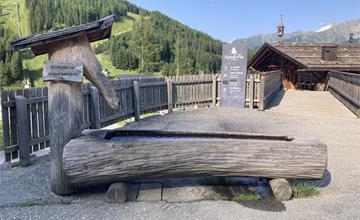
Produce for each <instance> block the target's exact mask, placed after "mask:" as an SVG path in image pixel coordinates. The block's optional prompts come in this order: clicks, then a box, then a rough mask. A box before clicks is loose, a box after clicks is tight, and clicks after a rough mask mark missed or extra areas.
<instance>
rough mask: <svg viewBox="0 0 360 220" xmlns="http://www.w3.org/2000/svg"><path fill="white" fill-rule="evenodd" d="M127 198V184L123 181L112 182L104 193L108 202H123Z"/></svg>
mask: <svg viewBox="0 0 360 220" xmlns="http://www.w3.org/2000/svg"><path fill="white" fill-rule="evenodd" d="M126 198H127V185H126V184H125V183H113V184H111V185H110V187H109V189H108V191H107V192H106V195H105V201H106V202H108V203H124V202H125V201H126Z"/></svg>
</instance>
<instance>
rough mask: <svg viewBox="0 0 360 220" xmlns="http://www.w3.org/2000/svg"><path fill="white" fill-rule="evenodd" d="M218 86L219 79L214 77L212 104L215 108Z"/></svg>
mask: <svg viewBox="0 0 360 220" xmlns="http://www.w3.org/2000/svg"><path fill="white" fill-rule="evenodd" d="M216 86H217V77H216V75H214V76H213V82H212V88H211V91H212V104H213V106H214V107H215V106H216V91H217V89H216Z"/></svg>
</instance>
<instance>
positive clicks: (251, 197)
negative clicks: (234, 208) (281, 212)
mask: <svg viewBox="0 0 360 220" xmlns="http://www.w3.org/2000/svg"><path fill="white" fill-rule="evenodd" d="M261 199H262V198H261V196H259V195H256V194H245V193H237V194H236V195H235V196H234V198H233V199H232V200H233V201H234V202H249V201H259V200H261Z"/></svg>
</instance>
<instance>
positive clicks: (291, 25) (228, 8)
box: [130, 0, 360, 42]
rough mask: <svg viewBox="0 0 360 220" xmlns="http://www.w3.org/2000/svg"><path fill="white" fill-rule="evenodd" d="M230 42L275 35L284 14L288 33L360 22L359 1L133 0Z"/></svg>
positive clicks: (139, 4)
mask: <svg viewBox="0 0 360 220" xmlns="http://www.w3.org/2000/svg"><path fill="white" fill-rule="evenodd" d="M130 2H132V3H135V4H136V5H138V6H140V7H143V8H145V9H148V10H158V11H160V12H162V13H164V14H166V15H168V16H170V17H172V18H174V19H176V20H178V21H180V22H182V23H184V24H186V25H188V26H190V27H192V28H195V29H197V30H200V31H203V32H206V33H208V34H210V35H211V36H213V37H215V38H217V39H220V40H223V41H226V42H229V41H232V40H234V39H236V38H244V37H248V36H252V35H257V34H264V33H273V32H275V28H276V25H277V23H278V21H279V18H280V14H284V22H285V26H286V27H285V31H286V32H293V31H297V30H316V29H318V28H319V27H321V26H324V25H326V24H329V23H331V22H335V23H340V22H342V21H345V20H351V19H360V0H270V1H265V0H250V1H249V0H246V1H241V0H130Z"/></svg>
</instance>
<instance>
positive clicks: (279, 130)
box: [0, 108, 360, 219]
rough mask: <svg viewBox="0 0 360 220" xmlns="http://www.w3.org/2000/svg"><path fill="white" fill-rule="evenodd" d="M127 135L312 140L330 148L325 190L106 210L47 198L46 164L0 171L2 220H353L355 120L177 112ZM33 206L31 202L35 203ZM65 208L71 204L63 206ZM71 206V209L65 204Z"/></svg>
mask: <svg viewBox="0 0 360 220" xmlns="http://www.w3.org/2000/svg"><path fill="white" fill-rule="evenodd" d="M127 127H128V128H141V129H167V130H194V131H204V130H207V131H241V132H256V133H266V134H286V135H291V136H297V137H299V136H302V137H308V136H312V137H317V138H319V139H320V140H322V141H323V142H325V143H326V144H327V145H328V157H329V164H328V170H329V172H328V173H327V178H326V179H327V180H328V181H329V182H328V183H326V184H324V185H326V187H323V188H321V195H320V196H317V197H315V198H309V199H295V200H292V201H287V202H275V201H262V202H258V203H256V202H255V203H254V202H250V203H242V204H238V203H235V202H222V201H203V202H193V203H165V202H156V203H145V202H136V203H126V204H122V205H110V204H106V203H105V202H104V197H103V196H104V194H103V193H104V191H105V189H96V190H95V189H90V190H88V191H87V192H83V193H80V194H77V195H75V196H71V197H60V196H56V195H53V194H52V193H51V192H50V189H49V186H50V183H49V159H48V157H43V158H40V159H38V160H37V161H36V162H35V164H34V165H32V166H30V167H27V168H15V169H13V170H11V171H0V219H13V218H19V219H100V218H101V219H256V218H258V219H359V218H360V189H359V186H360V185H359V182H360V162H359V161H360V120H359V119H350V118H347V119H339V118H324V117H310V116H307V117H301V116H292V115H284V114H280V113H274V112H258V111H250V110H239V109H220V108H216V109H204V110H192V111H184V112H175V113H172V114H170V115H165V116H154V117H151V118H148V119H145V120H141V121H139V122H134V123H130V124H129V125H128V126H127ZM34 201H35V202H34ZM68 201H69V202H68ZM70 202H71V204H69V203H70Z"/></svg>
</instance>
